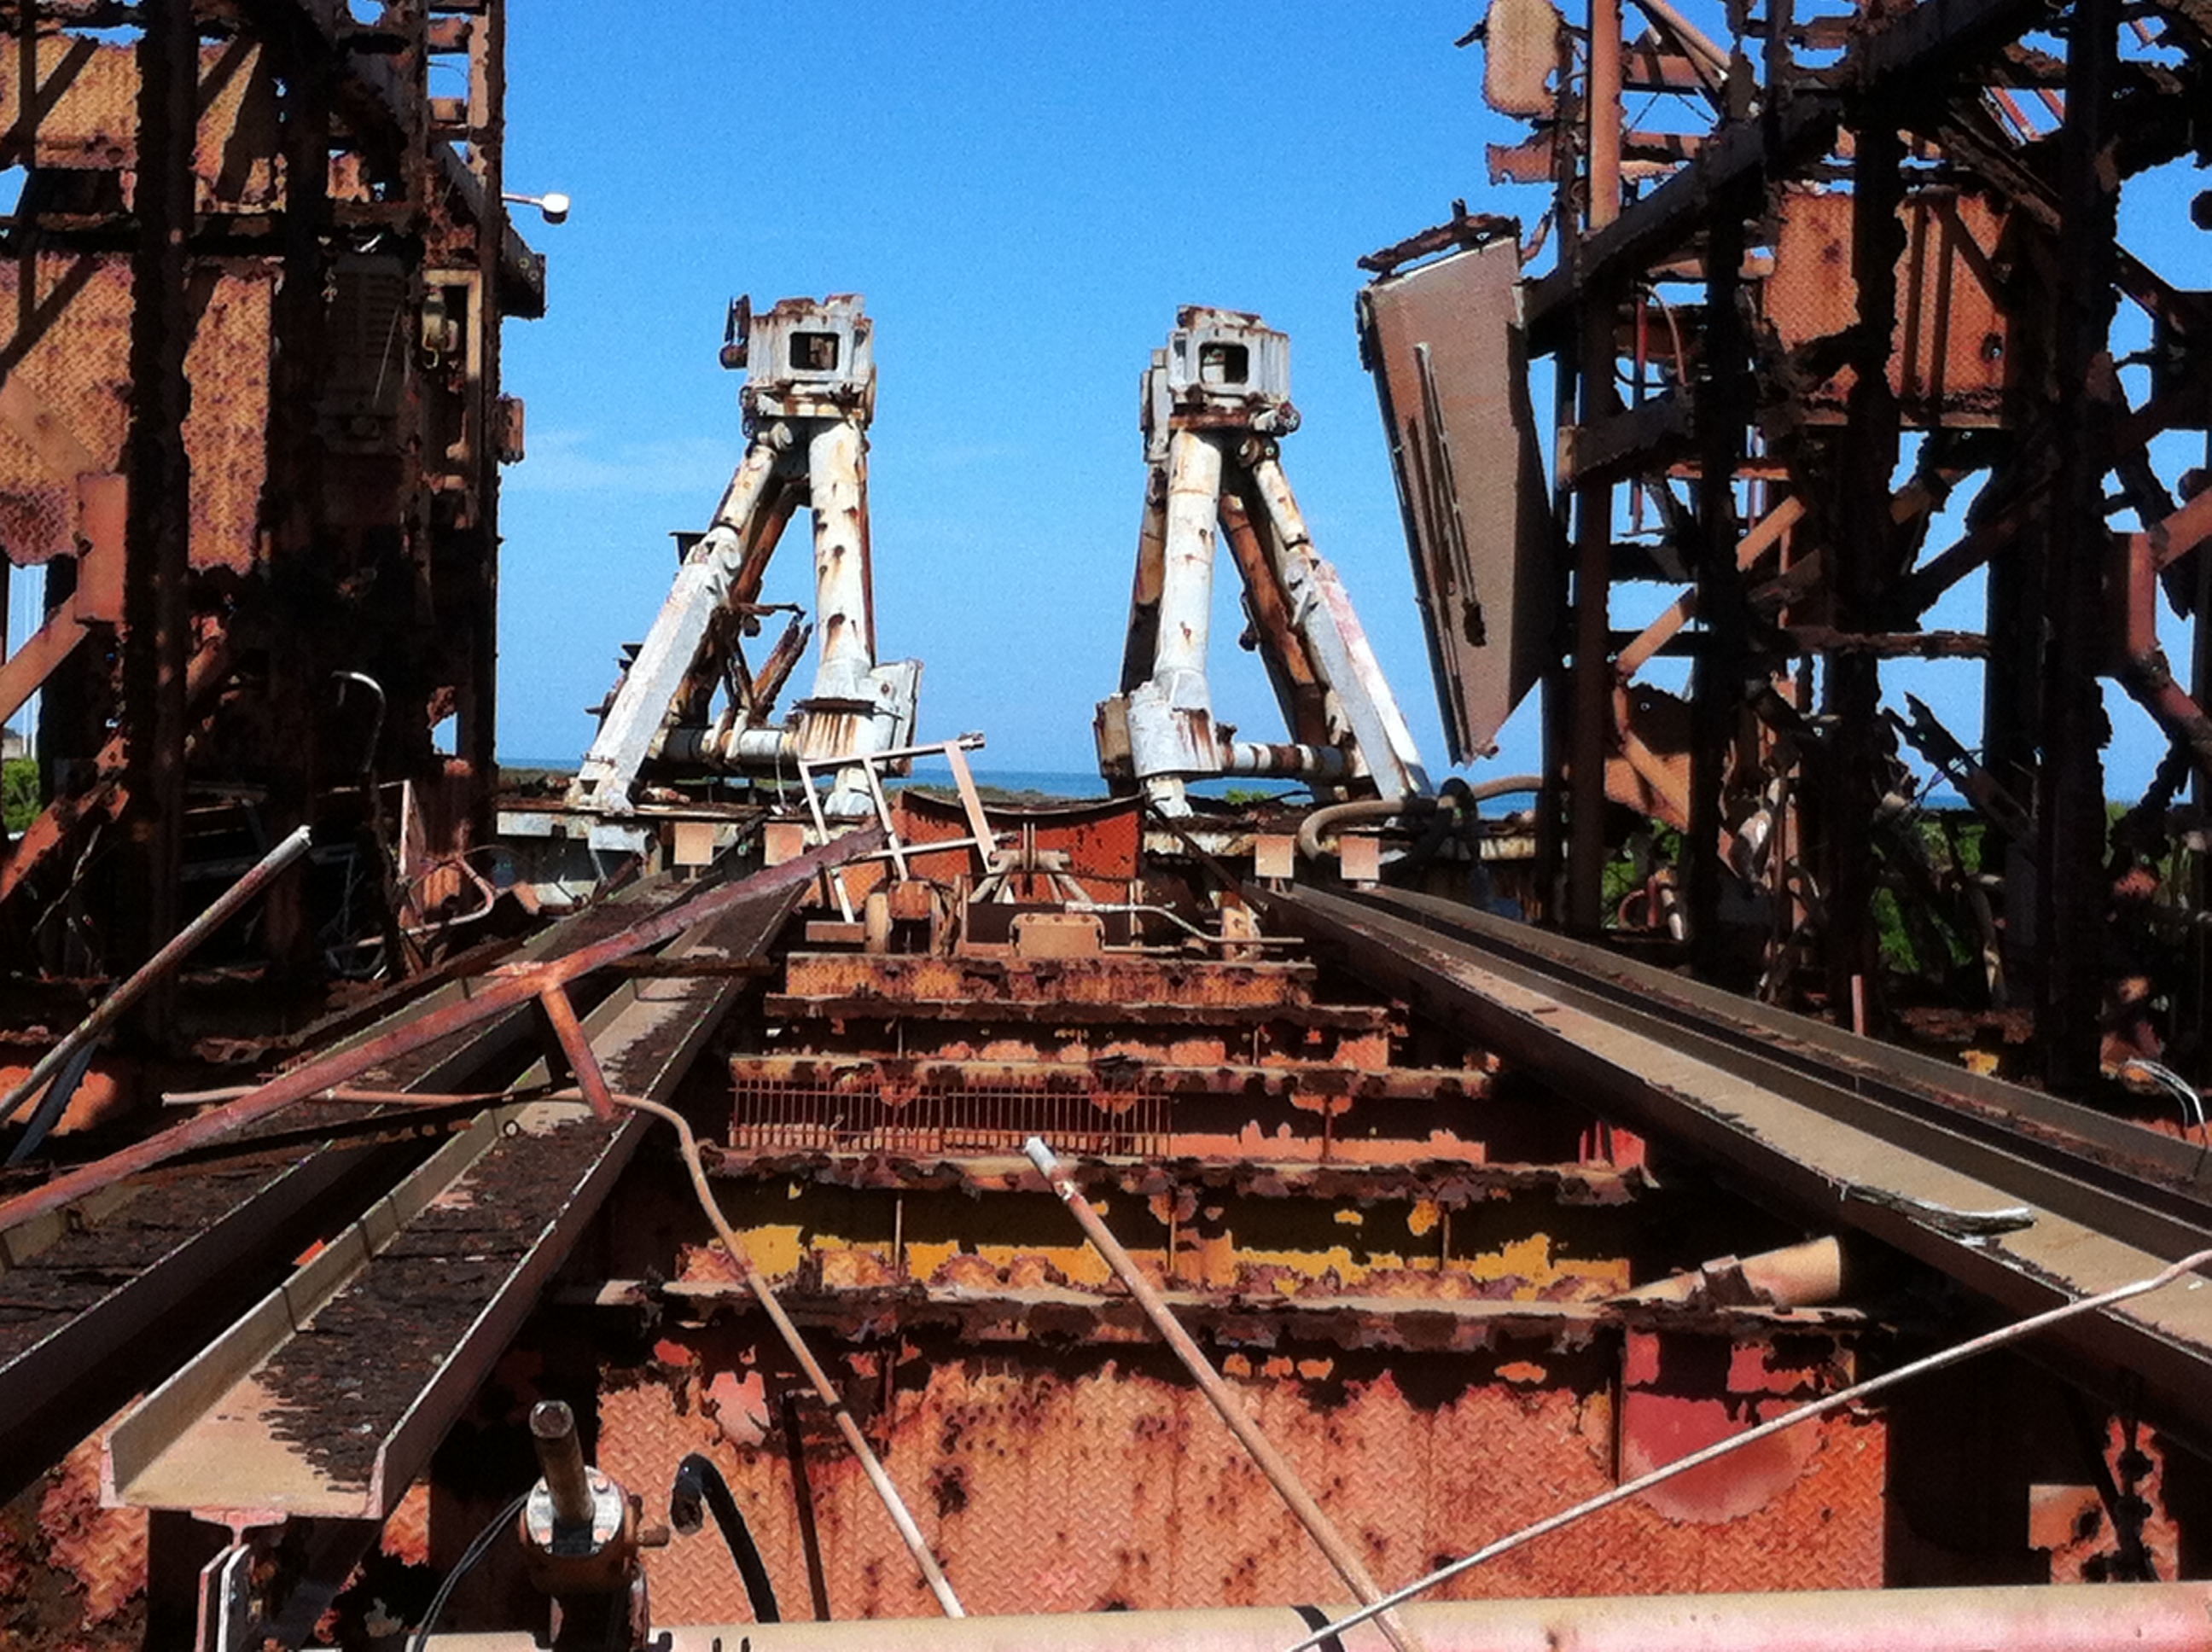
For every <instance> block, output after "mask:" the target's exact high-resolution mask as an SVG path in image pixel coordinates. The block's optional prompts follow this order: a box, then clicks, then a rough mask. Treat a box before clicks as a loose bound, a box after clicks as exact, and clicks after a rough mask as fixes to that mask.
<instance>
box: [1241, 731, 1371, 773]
mask: <svg viewBox="0 0 2212 1652" xmlns="http://www.w3.org/2000/svg"><path fill="white" fill-rule="evenodd" d="M1350 768H1351V764H1350V762H1348V761H1347V760H1346V757H1345V755H1344V753H1343V752H1342V751H1340V750H1338V749H1337V748H1336V747H1334V746H1333V745H1261V744H1254V743H1253V742H1251V741H1249V740H1237V741H1234V742H1231V744H1227V745H1225V746H1224V747H1223V748H1222V749H1221V772H1222V773H1223V774H1272V775H1276V776H1279V777H1284V778H1288V779H1295V780H1342V779H1343V778H1344V777H1345V774H1346V772H1347V771H1348V770H1349V769H1350Z"/></svg>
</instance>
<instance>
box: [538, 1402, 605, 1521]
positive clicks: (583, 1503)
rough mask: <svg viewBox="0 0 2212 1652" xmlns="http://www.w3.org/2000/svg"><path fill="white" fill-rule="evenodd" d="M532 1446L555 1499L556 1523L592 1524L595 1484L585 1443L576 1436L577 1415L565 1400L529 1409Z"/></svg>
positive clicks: (546, 1486)
mask: <svg viewBox="0 0 2212 1652" xmlns="http://www.w3.org/2000/svg"><path fill="white" fill-rule="evenodd" d="M530 1443H531V1444H532V1446H534V1447H536V1448H537V1450H538V1473H539V1474H540V1475H542V1476H543V1477H544V1481H545V1490H546V1491H547V1492H548V1493H550V1495H551V1497H552V1498H553V1520H554V1522H555V1524H556V1525H560V1526H581V1527H586V1528H588V1527H590V1526H591V1523H592V1483H591V1479H590V1477H589V1476H588V1475H586V1473H585V1472H584V1442H582V1441H581V1440H580V1439H578V1438H577V1437H576V1414H575V1412H572V1411H570V1410H569V1409H568V1402H567V1401H566V1400H539V1401H538V1404H536V1405H535V1406H532V1407H531V1408H530Z"/></svg>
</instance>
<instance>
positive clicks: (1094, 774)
mask: <svg viewBox="0 0 2212 1652" xmlns="http://www.w3.org/2000/svg"><path fill="white" fill-rule="evenodd" d="M499 761H500V765H501V767H502V768H510V769H513V768H542V769H548V770H550V771H552V772H553V773H555V774H574V773H575V772H576V759H575V758H574V757H501V759H500V760H499ZM1474 778H1476V779H1478V780H1479V779H1480V776H1476V777H1474ZM951 779H952V777H951V774H950V772H948V771H947V769H946V768H945V765H944V764H943V763H941V762H921V763H918V764H916V765H915V772H914V776H913V783H914V784H915V785H919V786H933V785H950V784H951ZM975 779H976V780H977V782H978V783H979V784H981V785H984V786H988V787H995V788H996V789H997V790H999V791H1001V792H1012V793H1023V792H1033V793H1037V794H1039V795H1040V796H1042V797H1048V798H1103V797H1104V796H1105V795H1106V782H1105V781H1103V780H1100V779H1099V778H1098V771H1097V769H1095V768H1094V769H1080V768H981V767H979V768H976V770H975ZM1190 789H1191V790H1192V791H1193V792H1195V793H1198V794H1199V795H1200V797H1207V798H1218V797H1221V796H1224V795H1225V794H1226V793H1230V792H1232V791H1235V792H1267V793H1273V794H1274V795H1275V796H1278V797H1280V796H1283V795H1285V794H1286V793H1293V792H1299V791H1303V790H1304V787H1302V786H1300V785H1299V784H1298V783H1297V781H1295V780H1255V779H1253V778H1251V777H1250V776H1249V775H1236V776H1231V777H1229V778H1226V779H1223V780H1200V781H1199V782H1198V783H1197V784H1196V785H1194V786H1193V787H1191V788H1190ZM1919 804H1920V806H1921V807H1922V808H1923V809H1936V810H1954V809H1964V808H1965V807H1966V799H1964V798H1962V797H1960V795H1959V794H1958V793H1955V792H1953V791H1951V790H1949V789H1948V788H1947V787H1935V788H1932V789H1930V790H1929V791H1927V792H1923V793H1921V794H1920V799H1919ZM1516 806H1522V805H1517V804H1516Z"/></svg>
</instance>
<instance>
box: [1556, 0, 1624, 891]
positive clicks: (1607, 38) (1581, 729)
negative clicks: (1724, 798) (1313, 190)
mask: <svg viewBox="0 0 2212 1652" xmlns="http://www.w3.org/2000/svg"><path fill="white" fill-rule="evenodd" d="M1586 98H1587V102H1588V106H1589V124H1588V137H1589V169H1588V171H1587V173H1586V174H1585V179H1586V182H1587V186H1588V189H1589V197H1588V200H1587V203H1586V210H1587V215H1588V218H1587V222H1588V223H1589V228H1590V229H1591V230H1592V231H1593V232H1595V231H1596V230H1599V229H1602V228H1604V227H1605V226H1606V225H1607V224H1609V223H1611V222H1613V219H1614V218H1615V217H1617V216H1619V215H1620V0H1590V24H1589V82H1588V90H1587V93H1586ZM1619 310H1620V294H1619V293H1618V292H1617V291H1616V290H1614V289H1613V288H1611V287H1605V288H1595V287H1593V288H1588V289H1585V293H1584V296H1583V306H1582V313H1581V314H1580V316H1579V317H1578V321H1579V328H1580V333H1579V336H1580V337H1581V340H1582V350H1581V356H1580V361H1579V366H1580V368H1581V381H1582V410H1581V421H1582V425H1583V428H1584V429H1588V428H1590V427H1591V426H1593V425H1595V423H1596V422H1598V421H1599V420H1601V419H1602V418H1604V417H1606V416H1607V415H1608V414H1610V413H1611V412H1613V409H1614V407H1615V405H1616V404H1617V402H1618V398H1617V397H1616V396H1615V394H1614V392H1613V366H1614V360H1615V355H1616V350H1615V345H1614V340H1613V326H1614V324H1615V320H1616V319H1617V316H1618V313H1619ZM1612 587H1613V486H1612V484H1611V483H1601V484H1586V485H1584V486H1583V487H1582V488H1581V489H1578V490H1577V494H1576V495H1575V645H1574V653H1575V664H1574V672H1573V676H1572V677H1571V681H1572V683H1573V684H1574V720H1573V726H1572V732H1571V736H1570V739H1571V751H1570V756H1569V771H1568V772H1569V778H1568V794H1567V831H1568V841H1567V924H1568V926H1569V927H1570V928H1571V929H1576V930H1580V931H1583V932H1588V933H1594V932H1596V931H1597V930H1599V929H1600V928H1601V927H1603V926H1604V922H1605V913H1604V893H1605V860H1606V843H1605V817H1606V798H1605V760H1606V753H1607V748H1608V746H1610V744H1612V742H1611V740H1610V738H1608V737H1609V731H1610V730H1611V728H1612V725H1613V621H1612V602H1611V598H1612Z"/></svg>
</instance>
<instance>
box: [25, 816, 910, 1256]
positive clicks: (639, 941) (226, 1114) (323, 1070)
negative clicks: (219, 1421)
mask: <svg viewBox="0 0 2212 1652" xmlns="http://www.w3.org/2000/svg"><path fill="white" fill-rule="evenodd" d="M882 839H883V830H882V829H881V828H880V827H877V826H866V827H863V828H860V829H858V830H855V831H853V832H850V833H848V834H847V835H844V836H842V837H839V838H836V839H834V840H832V841H830V842H829V843H827V844H825V845H823V847H820V848H817V849H811V850H809V851H808V852H807V853H805V854H803V855H800V856H799V857H797V858H796V859H792V860H787V861H786V862H784V863H783V864H782V865H779V866H771V867H769V868H768V869H767V870H766V871H764V872H755V873H754V874H753V875H752V876H751V877H750V878H740V879H738V881H737V882H735V883H732V884H724V885H722V886H721V887H720V888H719V889H714V890H708V891H707V892H706V893H704V894H702V895H698V896H694V897H693V898H692V899H690V901H687V902H684V903H683V904H682V905H680V906H678V907H676V908H673V909H672V910H671V911H667V912H663V913H659V914H656V915H655V916H653V917H651V918H648V919H646V920H643V921H642V922H640V923H637V924H634V925H632V926H629V927H628V928H626V929H623V930H621V931H618V932H617V933H615V934H613V935H610V936H608V937H607V938H605V940H602V941H599V942H595V943H594V944H591V945H589V946H586V947H582V948H580V949H579V950H578V951H574V952H572V953H570V954H568V955H567V956H566V957H560V958H556V959H552V960H550V961H548V962H545V963H529V964H522V965H509V966H504V967H502V968H501V969H496V970H495V971H493V972H492V974H491V975H490V976H489V977H488V978H487V979H486V981H485V982H484V985H483V989H482V990H481V991H480V992H478V993H477V994H476V995H475V996H474V997H471V998H467V999H462V1000H461V1001H459V1002H458V1003H453V1004H449V1005H445V1006H443V1007H441V1008H440V1009H437V1010H434V1011H429V1012H428V1013H427V1014H424V1015H422V1016H420V1017H416V1018H415V1019H413V1020H411V1021H410V1022H407V1023H403V1024H402V1025H400V1026H398V1027H396V1028H393V1029H392V1030H391V1031H389V1032H386V1033H385V1034H382V1035H380V1036H377V1037H374V1038H371V1039H367V1040H364V1041H363V1042H361V1043H359V1044H356V1045H354V1046H353V1047H351V1048H348V1049H346V1050H343V1051H341V1052H338V1053H336V1054H330V1055H325V1056H323V1057H320V1058H319V1059H317V1060H313V1061H309V1062H307V1063H305V1064H304V1065H302V1066H298V1067H295V1068H294V1069H293V1070H292V1071H291V1072H288V1073H286V1074H284V1075H283V1077H282V1078H275V1079H272V1080H270V1082H269V1083H268V1084H264V1085H262V1086H261V1088H260V1089H259V1090H255V1091H254V1092H253V1093H252V1094H251V1095H249V1096H240V1098H239V1099H238V1100H237V1101H234V1102H226V1103H224V1104H223V1105H222V1106H221V1107H218V1108H212V1109H210V1111H208V1112H206V1113H204V1114H201V1115H200V1116H199V1117H197V1118H196V1119H192V1120H191V1121H187V1122H185V1123H184V1124H179V1125H175V1126H173V1127H170V1128H169V1129H167V1130H164V1131H162V1132H161V1133H159V1134H157V1135H154V1136H150V1137H149V1138H147V1139H145V1140H144V1141H142V1142H138V1143H137V1144H135V1145H132V1146H130V1147H126V1148H125V1149H123V1150H122V1151H118V1152H115V1153H111V1154H110V1155H108V1156H107V1157H106V1158H102V1159H96V1160H94V1162H93V1163H90V1164H88V1165H84V1166H82V1168H80V1169H75V1170H72V1171H70V1172H68V1173H66V1174H64V1175H59V1176H57V1177H55V1178H54V1179H53V1180H52V1181H49V1182H48V1183H46V1185H45V1186H44V1187H38V1188H35V1189H33V1191H31V1192H29V1193H21V1194H18V1195H17V1196H16V1197H15V1198H14V1199H11V1200H9V1201H7V1203H5V1204H4V1205H0V1232H4V1231H5V1230H8V1229H9V1228H12V1227H14V1226H15V1225H17V1224H19V1223H22V1222H26V1221H28V1220H29V1219H31V1218H33V1217H35V1216H39V1215H42V1214H44V1213H46V1212H49V1211H55V1210H59V1209H60V1208H61V1207H62V1206H64V1205H67V1204H69V1203H70V1202H71V1201H73V1200H78V1199H82V1198H83V1197H84V1196H85V1195H87V1194H88V1193H96V1192H98V1191H99V1190H100V1188H102V1187H112V1186H113V1185H114V1184H115V1183H116V1182H118V1181H123V1180H125V1178H127V1177H130V1176H133V1175H140V1174H142V1173H143V1172H144V1171H146V1170H149V1169H153V1168H154V1167H155V1166H156V1165H159V1164H161V1163H165V1162H167V1160H169V1159H171V1158H173V1157H176V1156H177V1155H178V1154H179V1153H182V1152H184V1151H186V1150H187V1149H189V1148H192V1147H197V1146H199V1145H203V1144H204V1143H207V1142H210V1141H216V1140H219V1139H222V1137H224V1136H227V1135H228V1134H230V1133H232V1132H233V1131H235V1130H237V1129H239V1128H240V1127H241V1126H244V1125H246V1124H250V1123H252V1121H255V1120H257V1119H261V1118H265V1117H267V1116H268V1115H269V1114H271V1113H274V1112H276V1111H277V1110H278V1109H279V1108H285V1107H289V1106H290V1105H291V1104H292V1103H294V1102H298V1101H301V1100H303V1099H305V1098H307V1097H308V1096H313V1095H315V1094H316V1093H317V1092H318V1091H320V1090H327V1089H330V1088H331V1086H333V1085H336V1084H344V1083H346V1082H347V1081H348V1080H349V1079H351V1078H356V1077H358V1076H359V1075H360V1074H362V1073H363V1072H367V1071H368V1070H369V1069H370V1068H372V1067H374V1066H378V1065H380V1063H382V1062H385V1061H388V1060H393V1059H394V1058H397V1057H398V1056H402V1055H405V1054H410V1053H411V1052H413V1051H416V1050H419V1049H422V1048H424V1047H426V1046H428V1045H430V1044H432V1043H435V1042H437V1041H439V1040H441V1039H443V1038H447V1037H449V1036H452V1035H453V1034H454V1033H457V1032H460V1031H464V1030H465V1029H468V1028H471V1027H474V1026H477V1025H478V1024H479V1023H483V1022H485V1021H489V1020H490V1019H491V1018H492V1017H495V1016H498V1015H501V1014H503V1013H504V1012H506V1011H509V1010H513V1009H516V1008H519V1007H520V1006H521V1005H524V1004H526V1003H528V1002H529V1001H530V1000H531V999H534V998H537V997H538V995H539V994H540V993H544V991H545V990H546V989H547V988H548V987H565V986H567V985H568V983H569V982H570V981H578V980H580V979H581V978H582V977H584V976H586V975H590V974H591V973H592V971H594V970H596V969H604V968H605V966H606V965H608V964H610V963H614V962H616V961H617V960H618V959H621V958H626V957H629V956H630V955H631V954H632V953H635V952H642V951H645V950H646V949H647V948H648V947H653V946H659V945H661V944H664V943H665V942H668V941H671V940H673V939H675V938H676V937H677V936H678V935H680V934H682V933H683V932H684V931H685V930H687V929H689V928H690V927H691V926H693V925H694V924H698V923H703V922H705V921H706V920H708V919H710V918H713V917H716V916H719V915H720V914H723V913H725V912H728V911H731V910H732V909H734V908H738V907H739V906H742V905H744V903H745V902H748V901H750V900H754V899H757V898H758V897H760V896H763V895H765V894H768V893H769V892H770V891H772V890H784V889H790V888H794V887H798V886H801V885H804V884H808V883H811V881H813V879H815V878H817V877H818V876H820V875H821V873H822V872H824V871H825V870H827V869H828V868H829V867H832V866H836V865H842V864H843V863H844V862H846V861H848V860H849V859H854V857H856V856H859V855H862V854H866V853H869V852H871V851H872V850H873V849H875V848H876V847H878V845H879V844H880V843H881V841H882Z"/></svg>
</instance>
